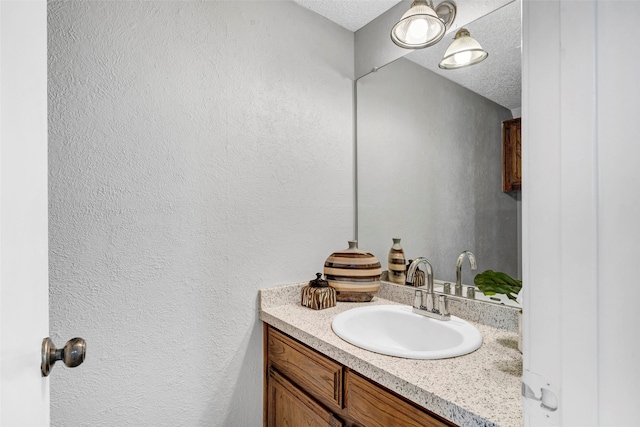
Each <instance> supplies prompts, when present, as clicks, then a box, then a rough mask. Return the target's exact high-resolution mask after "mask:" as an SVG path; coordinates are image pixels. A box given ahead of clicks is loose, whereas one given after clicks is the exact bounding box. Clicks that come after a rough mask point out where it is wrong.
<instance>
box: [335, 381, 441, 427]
mask: <svg viewBox="0 0 640 427" xmlns="http://www.w3.org/2000/svg"><path fill="white" fill-rule="evenodd" d="M346 377H347V379H346V389H345V390H346V397H345V406H346V408H347V412H348V413H349V416H350V417H352V418H353V419H355V420H356V421H357V422H359V423H362V425H365V426H367V427H388V426H394V427H450V426H451V425H452V424H449V423H445V422H443V421H440V420H439V419H438V418H435V417H434V416H432V415H431V414H430V413H428V412H427V411H426V410H422V409H419V408H417V407H416V406H413V405H411V404H409V403H407V402H406V401H404V400H402V399H401V398H399V397H397V396H395V395H394V394H392V393H390V392H388V391H386V390H384V389H382V388H381V387H379V386H378V385H377V384H374V383H372V382H370V381H369V380H367V379H365V378H363V377H361V376H360V375H358V374H356V373H354V372H351V371H349V372H347V375H346Z"/></svg>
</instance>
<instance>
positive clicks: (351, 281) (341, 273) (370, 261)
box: [324, 240, 382, 302]
mask: <svg viewBox="0 0 640 427" xmlns="http://www.w3.org/2000/svg"><path fill="white" fill-rule="evenodd" d="M381 274H382V266H381V265H380V261H378V258H376V257H375V256H374V255H373V254H370V253H368V252H364V251H361V250H359V249H358V242H357V241H355V240H351V241H349V247H348V248H347V249H344V250H341V251H337V252H334V253H332V254H331V255H329V258H327V260H326V261H325V263H324V275H325V278H326V279H327V281H328V282H329V286H331V287H332V288H334V289H335V290H336V292H337V300H338V301H362V302H365V301H371V299H372V298H373V294H374V293H376V292H377V291H378V288H380V275H381Z"/></svg>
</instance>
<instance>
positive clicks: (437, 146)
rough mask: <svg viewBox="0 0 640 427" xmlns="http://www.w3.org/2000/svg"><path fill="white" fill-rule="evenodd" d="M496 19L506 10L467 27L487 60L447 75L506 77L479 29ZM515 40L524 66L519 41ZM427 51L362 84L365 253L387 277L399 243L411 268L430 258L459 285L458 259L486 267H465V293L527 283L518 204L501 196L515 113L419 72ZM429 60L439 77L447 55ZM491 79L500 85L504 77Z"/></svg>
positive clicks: (360, 193) (360, 184) (360, 181)
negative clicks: (479, 278) (499, 281)
mask: <svg viewBox="0 0 640 427" xmlns="http://www.w3.org/2000/svg"><path fill="white" fill-rule="evenodd" d="M518 3H519V2H518ZM506 7H509V6H505V8H506ZM517 7H518V8H519V4H518V5H517ZM503 12H504V11H503ZM518 12H519V9H518ZM497 13H498V14H499V13H500V9H499V10H498V11H496V12H493V13H492V14H489V15H487V16H485V17H483V18H481V19H480V20H478V21H476V22H475V23H472V24H470V25H468V26H466V28H468V29H469V31H470V32H471V35H472V36H476V34H478V41H479V42H480V43H481V44H482V45H483V47H484V48H485V49H486V50H487V51H489V58H488V59H487V60H485V61H484V62H483V63H480V64H478V65H475V66H473V67H469V68H466V69H461V70H452V71H442V73H443V74H444V73H458V77H459V76H460V74H461V73H460V72H463V73H465V74H470V75H472V77H473V74H474V73H475V72H476V70H477V69H478V68H477V67H483V66H484V67H494V68H495V70H492V73H500V70H501V66H507V64H506V62H505V61H504V60H495V58H494V60H493V61H491V60H492V53H491V49H490V47H489V46H485V45H484V44H483V40H482V37H481V36H482V30H481V28H484V26H483V25H482V22H480V21H484V20H486V19H494V20H496V19H497V20H498V22H500V21H501V19H502V18H500V16H499V15H496V16H493V15H494V14H497ZM518 16H519V15H518ZM518 19H519V18H518ZM518 24H519V22H518ZM491 25H495V24H491ZM494 28H495V27H494ZM512 36H513V37H515V38H516V39H515V40H513V43H515V46H516V48H517V49H518V61H519V48H520V37H519V34H518V35H512ZM501 37H502V38H505V37H507V35H506V34H502V35H501ZM449 38H450V37H449ZM449 43H450V40H448V39H447V37H445V39H443V41H441V42H440V43H439V44H438V45H436V46H434V48H435V47H438V49H440V50H442V52H444V50H445V49H446V48H447V46H448V45H449ZM429 49H431V48H429ZM429 49H424V50H423V51H415V52H412V53H410V54H409V55H407V57H405V58H400V59H398V60H396V61H394V62H393V63H391V64H389V65H387V66H385V67H382V68H380V69H379V70H378V71H376V72H374V73H371V74H368V75H366V76H364V77H362V78H361V79H359V80H358V81H357V83H356V90H357V198H358V204H357V210H358V224H357V233H358V241H359V247H360V248H362V249H364V250H367V251H369V252H372V253H373V254H375V255H376V256H377V257H378V258H379V259H380V262H381V264H382V265H383V269H386V267H387V254H388V252H389V249H390V248H391V245H392V243H393V242H392V238H394V237H399V238H401V239H402V241H401V245H402V247H403V249H404V251H405V255H406V257H407V260H408V259H413V258H416V257H419V256H425V257H427V258H428V259H429V260H430V261H431V264H432V266H433V270H434V278H435V279H440V280H445V281H455V277H456V274H455V270H456V269H455V267H456V260H457V258H458V255H460V253H461V252H462V251H464V250H470V251H471V252H473V253H474V254H475V256H476V259H477V262H478V270H477V271H475V272H472V271H471V270H470V266H469V263H468V261H464V267H463V283H465V284H473V276H475V274H477V273H480V272H482V271H484V270H488V269H491V270H497V271H503V272H505V273H507V274H509V275H511V276H513V277H521V272H520V270H521V267H520V265H521V263H520V258H521V257H520V242H519V235H520V233H519V228H520V220H519V216H520V214H519V212H520V200H519V197H520V196H519V192H518V193H513V194H507V193H503V192H502V142H501V125H502V121H503V120H507V119H510V118H512V113H511V110H510V109H508V108H505V107H503V106H500V105H498V104H497V103H495V102H493V101H490V100H489V99H487V98H485V97H483V96H480V95H478V94H477V93H474V92H472V91H470V90H469V89H466V88H465V87H462V86H460V85H458V84H456V83H454V82H452V81H451V80H449V79H447V78H444V77H442V76H441V75H439V74H438V73H435V72H433V71H430V70H427V69H425V68H424V67H422V66H420V65H418V64H417V63H416V62H420V61H421V60H422V59H420V58H413V56H414V55H415V56H419V55H425V53H427V51H429ZM428 54H429V55H431V56H433V57H436V59H434V60H433V63H434V65H435V67H436V68H437V63H438V61H439V58H441V57H442V53H438V52H437V51H435V50H434V51H433V52H428ZM438 55H439V56H438ZM518 67H519V63H518ZM444 75H446V74H444ZM485 79H487V77H485ZM489 79H490V80H491V79H495V80H496V81H499V79H498V75H495V76H490V77H489ZM517 86H518V87H517V89H518V90H519V81H518V84H517ZM518 107H519V106H518Z"/></svg>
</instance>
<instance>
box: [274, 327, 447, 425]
mask: <svg viewBox="0 0 640 427" xmlns="http://www.w3.org/2000/svg"><path fill="white" fill-rule="evenodd" d="M264 338H265V341H264V342H265V345H264V347H265V389H264V395H265V401H264V405H265V406H264V410H265V416H264V425H265V427H280V426H291V427H298V426H326V425H330V426H334V425H340V426H344V427H417V426H420V427H456V425H455V424H453V423H451V422H448V421H446V420H444V419H441V418H440V417H438V416H437V415H435V414H433V413H432V412H429V411H428V410H426V409H424V408H421V407H420V406H418V405H416V404H414V403H412V402H410V401H408V400H406V399H405V398H403V397H401V396H399V395H397V394H395V393H393V392H392V391H390V390H388V389H385V388H384V387H382V386H380V385H378V384H376V383H375V382H373V381H370V380H368V379H366V378H365V377H362V376H361V375H359V374H357V373H355V372H353V371H351V370H350V369H349V368H347V367H344V366H342V365H341V364H339V363H337V362H335V361H333V360H331V359H329V358H328V357H326V356H325V355H323V354H321V353H318V352H316V351H315V350H313V349H311V348H309V347H307V346H305V345H304V344H302V343H300V342H298V341H296V340H295V339H293V338H291V337H289V336H287V335H285V334H283V333H282V332H280V331H278V330H276V329H274V328H272V327H271V326H268V325H265V328H264ZM343 385H344V387H343ZM325 423H329V424H325ZM336 423H337V424H336Z"/></svg>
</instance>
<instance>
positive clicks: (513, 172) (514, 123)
mask: <svg viewBox="0 0 640 427" xmlns="http://www.w3.org/2000/svg"><path fill="white" fill-rule="evenodd" d="M521 138H522V137H521V125H520V118H517V119H512V120H505V121H504V122H502V191H504V192H505V193H507V192H510V191H515V190H520V188H521V186H522V139H521Z"/></svg>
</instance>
